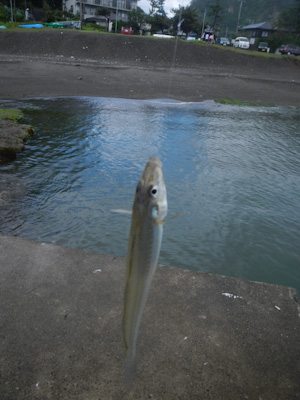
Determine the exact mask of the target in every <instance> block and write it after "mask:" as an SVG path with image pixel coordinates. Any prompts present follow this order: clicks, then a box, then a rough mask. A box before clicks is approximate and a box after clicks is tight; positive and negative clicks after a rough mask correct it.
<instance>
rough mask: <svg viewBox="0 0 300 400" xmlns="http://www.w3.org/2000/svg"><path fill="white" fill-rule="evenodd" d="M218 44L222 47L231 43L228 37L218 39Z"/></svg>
mask: <svg viewBox="0 0 300 400" xmlns="http://www.w3.org/2000/svg"><path fill="white" fill-rule="evenodd" d="M217 44H221V45H222V46H229V45H230V42H229V40H228V39H227V38H226V37H221V38H218V39H217Z"/></svg>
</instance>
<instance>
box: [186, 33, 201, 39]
mask: <svg viewBox="0 0 300 400" xmlns="http://www.w3.org/2000/svg"><path fill="white" fill-rule="evenodd" d="M197 39H198V35H197V33H194V32H189V33H188V34H187V36H186V40H197Z"/></svg>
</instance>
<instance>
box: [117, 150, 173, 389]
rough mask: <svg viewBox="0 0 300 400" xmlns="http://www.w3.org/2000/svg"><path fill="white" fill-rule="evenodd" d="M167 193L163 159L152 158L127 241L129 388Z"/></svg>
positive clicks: (137, 196) (140, 185) (125, 331)
mask: <svg viewBox="0 0 300 400" xmlns="http://www.w3.org/2000/svg"><path fill="white" fill-rule="evenodd" d="M167 211H168V205H167V194H166V187H165V183H164V178H163V174H162V163H161V161H160V160H158V159H157V158H154V157H152V158H150V159H149V161H148V162H147V164H146V166H145V169H144V172H143V174H142V176H141V179H140V181H139V182H138V184H137V187H136V194H135V198H134V203H133V208H132V219H131V229H130V237H129V243H128V252H127V262H126V277H125V295H124V310H123V338H124V344H125V381H126V386H127V388H128V389H130V387H131V384H132V380H133V378H134V376H135V374H136V342H137V336H138V331H139V327H140V323H141V319H142V314H143V311H144V307H145V304H146V300H147V297H148V293H149V289H150V285H151V282H152V278H153V275H154V272H155V269H156V266H157V262H158V257H159V253H160V247H161V241H162V235H163V221H164V219H165V217H166V215H167Z"/></svg>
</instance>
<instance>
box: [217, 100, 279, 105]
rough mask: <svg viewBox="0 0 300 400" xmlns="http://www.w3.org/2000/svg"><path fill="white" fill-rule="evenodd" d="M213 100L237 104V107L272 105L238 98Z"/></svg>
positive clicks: (220, 102)
mask: <svg viewBox="0 0 300 400" xmlns="http://www.w3.org/2000/svg"><path fill="white" fill-rule="evenodd" d="M215 102H216V103H219V104H229V105H231V106H238V107H274V106H270V105H266V104H260V103H254V102H251V101H243V100H238V99H227V98H220V99H217V100H215Z"/></svg>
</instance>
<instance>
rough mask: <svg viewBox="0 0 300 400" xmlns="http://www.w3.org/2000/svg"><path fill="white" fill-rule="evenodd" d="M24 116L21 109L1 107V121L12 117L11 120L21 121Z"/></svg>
mask: <svg viewBox="0 0 300 400" xmlns="http://www.w3.org/2000/svg"><path fill="white" fill-rule="evenodd" d="M22 117H23V113H22V111H21V110H14V109H10V108H0V121H1V120H4V119H10V120H11V121H15V122H17V121H19V119H21V118H22Z"/></svg>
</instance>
